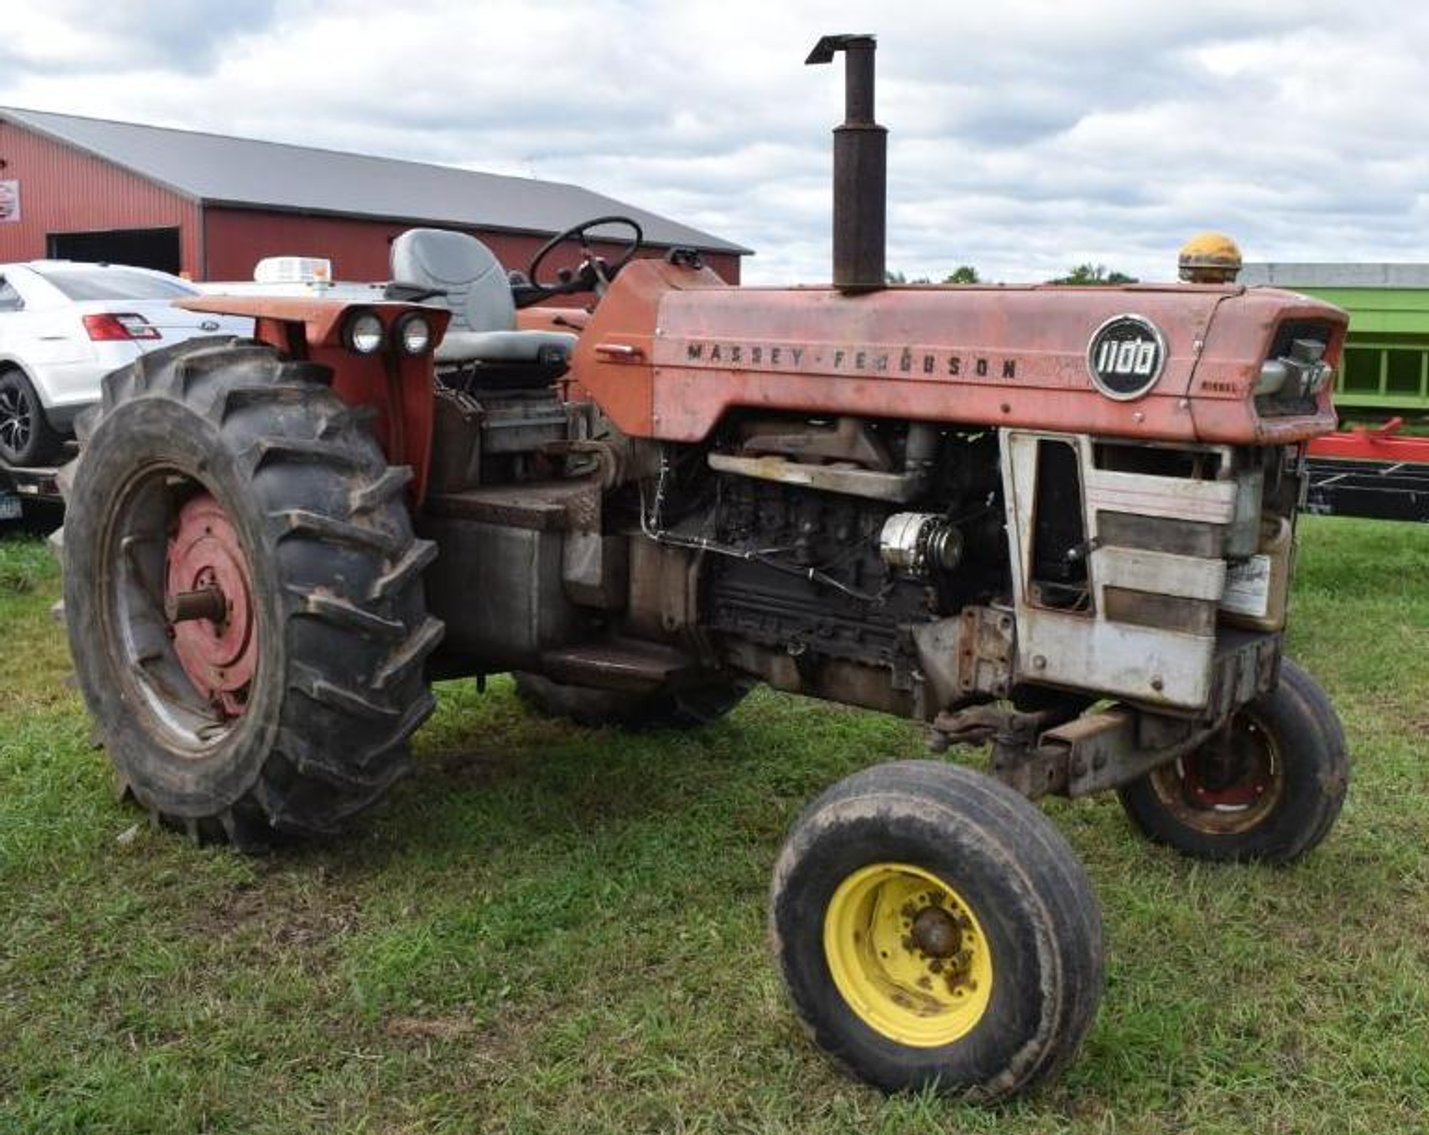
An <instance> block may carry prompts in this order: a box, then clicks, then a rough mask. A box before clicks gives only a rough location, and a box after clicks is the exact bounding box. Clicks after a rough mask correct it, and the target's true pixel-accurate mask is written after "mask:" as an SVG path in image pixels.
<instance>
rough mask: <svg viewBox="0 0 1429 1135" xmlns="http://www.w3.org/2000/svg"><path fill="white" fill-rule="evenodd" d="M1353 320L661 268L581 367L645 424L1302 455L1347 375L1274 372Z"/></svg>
mask: <svg viewBox="0 0 1429 1135" xmlns="http://www.w3.org/2000/svg"><path fill="white" fill-rule="evenodd" d="M1347 322H1348V318H1347V316H1346V315H1345V313H1344V312H1342V311H1341V310H1340V309H1338V308H1336V307H1333V306H1331V305H1329V304H1324V303H1320V302H1318V301H1315V300H1312V299H1309V298H1307V297H1305V296H1300V295H1295V294H1293V293H1289V292H1282V291H1278V290H1274V289H1268V288H1257V289H1246V288H1241V287H1234V286H1230V287H1208V286H1187V285H1165V286H1150V285H1137V286H1131V287H1062V286H1053V285H1039V286H1028V287H1006V286H998V287H982V286H973V287H916V286H915V287H894V288H885V289H881V290H878V291H872V292H867V293H863V294H847V293H845V292H842V291H839V290H837V289H834V288H824V287H812V288H732V287H728V286H726V285H724V284H723V283H722V281H720V280H719V278H718V277H717V276H716V275H715V274H714V273H713V272H710V271H708V270H707V269H701V268H692V267H686V266H681V265H675V264H669V263H661V262H657V261H651V260H645V261H637V262H635V263H632V264H630V265H629V266H627V268H626V269H625V270H624V271H623V272H622V273H621V275H620V277H619V278H618V279H617V280H616V282H615V284H614V285H613V286H612V288H611V290H610V291H609V292H608V293H607V294H606V296H605V298H604V299H603V300H602V302H601V304H600V306H599V308H597V310H596V312H595V315H594V317H593V318H592V319H591V321H590V324H589V326H588V327H587V328H586V330H585V332H584V334H582V336H581V341H580V346H579V348H578V350H577V355H576V365H575V368H574V371H575V373H576V374H577V375H578V376H579V380H580V383H581V385H582V386H583V387H584V388H585V389H586V390H588V391H589V393H590V394H591V396H592V397H594V398H595V400H596V401H597V402H598V403H599V404H600V405H601V407H602V408H603V409H604V410H605V412H606V413H607V414H609V415H610V417H611V418H612V420H613V421H614V422H615V424H616V425H618V426H619V427H620V429H621V430H623V431H624V432H625V433H627V434H630V435H632V436H637V437H649V438H659V439H664V440H669V441H698V440H700V439H702V438H704V437H705V436H706V435H707V434H708V433H709V432H710V430H711V429H713V428H714V426H715V424H716V423H717V422H718V421H719V420H720V418H721V417H722V416H723V415H724V414H725V413H726V411H728V410H731V409H734V408H737V407H755V408H760V409H765V410H768V409H782V410H789V411H795V412H799V413H804V414H809V415H814V416H822V415H844V414H857V415H868V416H877V417H888V418H917V419H919V420H922V421H943V422H948V423H950V424H951V423H966V424H982V425H990V424H991V425H997V426H1016V427H1020V428H1024V429H1055V430H1063V431H1071V432H1085V433H1089V434H1093V435H1114V436H1122V437H1131V438H1138V439H1145V440H1147V441H1153V440H1154V441H1188V442H1189V441H1201V442H1218V443H1231V444H1242V445H1244V444H1260V445H1267V444H1285V443H1291V442H1296V441H1301V440H1305V439H1308V438H1311V437H1314V436H1317V435H1319V434H1322V433H1326V432H1328V431H1330V430H1332V429H1333V428H1334V425H1335V417H1334V411H1333V408H1332V407H1331V404H1330V394H1329V389H1328V387H1329V383H1325V384H1324V385H1323V388H1319V389H1316V390H1314V391H1313V392H1312V393H1311V394H1310V395H1309V396H1308V398H1306V399H1302V400H1301V401H1300V402H1298V403H1295V404H1292V405H1289V406H1288V408H1287V407H1285V406H1281V407H1277V408H1271V407H1269V406H1267V405H1266V403H1265V402H1264V400H1263V399H1262V400H1261V401H1260V404H1259V405H1258V404H1257V399H1256V384H1257V381H1258V380H1259V379H1260V377H1261V374H1262V368H1263V367H1264V366H1265V364H1266V363H1267V361H1269V360H1272V359H1274V358H1276V357H1277V354H1276V353H1275V352H1277V351H1279V350H1281V349H1288V348H1285V347H1284V345H1285V344H1286V343H1287V342H1289V341H1292V340H1291V339H1290V338H1287V337H1288V336H1289V337H1293V341H1294V342H1296V343H1301V342H1305V341H1315V342H1317V344H1318V347H1319V351H1320V354H1319V358H1320V359H1322V360H1323V361H1324V362H1325V363H1326V364H1328V365H1334V364H1335V363H1336V362H1338V358H1339V351H1340V347H1341V344H1342V342H1343V339H1344V332H1345V327H1346V324H1347Z"/></svg>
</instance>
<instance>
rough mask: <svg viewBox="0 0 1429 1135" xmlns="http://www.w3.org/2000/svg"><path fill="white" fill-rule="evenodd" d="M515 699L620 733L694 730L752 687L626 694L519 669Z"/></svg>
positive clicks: (728, 684) (725, 684) (722, 684)
mask: <svg viewBox="0 0 1429 1135" xmlns="http://www.w3.org/2000/svg"><path fill="white" fill-rule="evenodd" d="M512 677H514V678H515V679H516V696H517V697H518V698H520V699H521V701H522V702H523V703H524V704H525V705H527V706H529V707H530V708H531V709H534V710H535V711H536V712H537V713H540V714H544V715H545V716H547V717H563V718H566V719H567V720H569V721H574V722H575V723H576V724H577V725H587V726H591V727H593V728H599V727H601V726H615V727H616V728H619V729H630V730H640V729H694V728H697V727H699V726H701V725H708V724H710V723H711V722H713V721H718V720H719V719H720V718H722V717H724V716H725V715H726V714H728V713H729V712H730V711H732V710H733V709H734V707H735V706H737V705H738V704H739V703H740V702H741V701H743V700H744V698H745V697H746V696H747V695H748V693H749V691H750V690H751V689H752V688H753V687H752V685H751V684H749V683H746V682H734V681H715V682H709V683H707V684H705V685H700V686H693V687H691V688H689V689H681V690H655V691H653V692H651V693H642V694H636V693H629V692H626V691H621V690H601V689H596V688H594V687H592V686H569V685H565V684H564V683H561V682H553V681H552V680H551V679H550V678H547V677H544V676H543V675H541V674H533V673H529V672H527V671H520V672H518V673H516V674H513V675H512Z"/></svg>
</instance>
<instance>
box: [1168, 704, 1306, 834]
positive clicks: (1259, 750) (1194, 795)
mask: <svg viewBox="0 0 1429 1135" xmlns="http://www.w3.org/2000/svg"><path fill="white" fill-rule="evenodd" d="M1151 785H1152V788H1153V789H1154V791H1155V792H1156V795H1157V797H1158V798H1159V799H1160V801H1161V803H1162V805H1163V806H1165V807H1166V808H1167V810H1168V811H1170V812H1171V813H1172V814H1173V815H1175V816H1176V817H1177V818H1178V819H1179V820H1180V821H1181V822H1182V823H1183V824H1185V825H1187V826H1188V827H1191V828H1194V829H1196V830H1197V831H1200V832H1203V833H1205V834H1207V835H1233V834H1236V833H1239V832H1244V831H1248V830H1250V829H1251V828H1254V827H1255V826H1256V825H1257V824H1259V823H1260V822H1261V821H1262V820H1264V819H1265V817H1266V816H1267V815H1269V814H1270V813H1271V812H1272V811H1274V809H1275V807H1276V806H1277V805H1278V804H1279V803H1280V799H1281V797H1282V796H1283V795H1284V792H1285V761H1284V758H1283V756H1282V754H1281V751H1280V746H1279V744H1278V742H1277V741H1276V739H1275V734H1274V733H1272V732H1271V731H1270V730H1269V729H1268V728H1266V726H1265V724H1264V723H1263V722H1262V721H1261V720H1260V719H1259V718H1257V717H1256V716H1255V715H1254V714H1253V713H1251V712H1250V711H1249V710H1241V711H1240V712H1239V713H1237V714H1236V715H1235V717H1234V718H1233V719H1232V720H1231V723H1230V724H1229V725H1228V726H1227V727H1226V733H1225V736H1224V737H1223V738H1217V739H1216V740H1214V741H1212V742H1210V743H1208V744H1206V745H1203V746H1201V748H1199V749H1197V750H1196V751H1195V752H1192V753H1188V754H1186V755H1185V756H1183V757H1180V758H1178V759H1177V760H1175V761H1172V762H1171V763H1170V764H1166V765H1162V766H1161V767H1160V768H1159V769H1156V770H1155V771H1154V772H1153V773H1152V774H1151Z"/></svg>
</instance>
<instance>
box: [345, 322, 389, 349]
mask: <svg viewBox="0 0 1429 1135" xmlns="http://www.w3.org/2000/svg"><path fill="white" fill-rule="evenodd" d="M342 341H343V343H344V344H345V345H346V346H347V347H348V349H349V350H353V351H356V352H357V353H358V354H359V355H372V354H376V353H377V352H378V351H380V350H381V349H382V320H380V319H378V318H377V314H376V312H371V311H354V312H353V313H352V314H351V315H349V316H348V317H347V323H346V324H344V326H343V329H342Z"/></svg>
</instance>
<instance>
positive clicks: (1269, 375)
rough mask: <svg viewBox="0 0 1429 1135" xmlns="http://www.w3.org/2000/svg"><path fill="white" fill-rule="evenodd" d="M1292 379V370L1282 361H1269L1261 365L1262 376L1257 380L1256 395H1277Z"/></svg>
mask: <svg viewBox="0 0 1429 1135" xmlns="http://www.w3.org/2000/svg"><path fill="white" fill-rule="evenodd" d="M1289 377H1290V368H1289V367H1287V366H1286V365H1285V363H1284V362H1283V361H1282V360H1281V359H1267V360H1266V361H1265V362H1263V363H1261V364H1260V376H1259V377H1258V378H1257V379H1256V380H1255V393H1256V395H1257V396H1259V395H1261V394H1275V393H1277V392H1278V391H1279V390H1280V388H1281V387H1283V386H1284V385H1285V380H1286V379H1287V378H1289Z"/></svg>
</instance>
